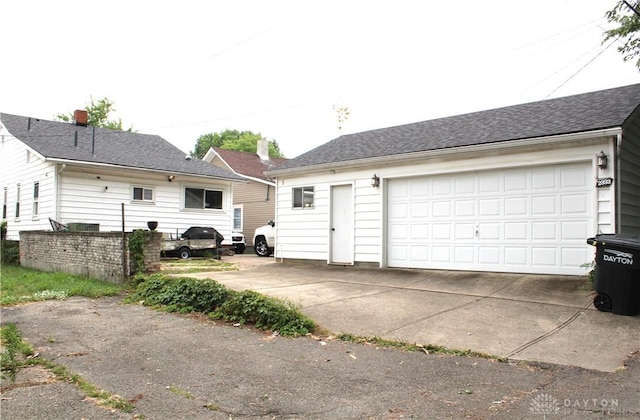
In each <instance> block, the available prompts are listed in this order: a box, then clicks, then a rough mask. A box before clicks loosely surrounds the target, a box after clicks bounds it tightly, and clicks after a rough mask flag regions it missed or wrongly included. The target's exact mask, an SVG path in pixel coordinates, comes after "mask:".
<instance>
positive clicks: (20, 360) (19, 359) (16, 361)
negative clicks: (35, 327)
mask: <svg viewBox="0 0 640 420" xmlns="http://www.w3.org/2000/svg"><path fill="white" fill-rule="evenodd" d="M0 336H1V337H2V338H1V339H2V354H1V356H0V360H1V361H2V379H9V380H10V381H11V382H15V380H16V375H17V373H18V370H19V369H20V367H22V366H23V365H24V363H25V358H26V357H28V356H31V355H32V354H33V351H32V350H31V347H30V346H29V345H27V344H26V343H24V341H22V335H21V334H20V331H18V328H17V327H16V326H15V325H14V324H7V325H5V326H3V327H1V328H0Z"/></svg>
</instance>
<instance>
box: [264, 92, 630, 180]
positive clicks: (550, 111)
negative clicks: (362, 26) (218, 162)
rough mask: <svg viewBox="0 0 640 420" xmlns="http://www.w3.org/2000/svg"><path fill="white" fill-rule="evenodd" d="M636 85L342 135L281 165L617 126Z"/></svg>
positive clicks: (627, 110) (289, 166)
mask: <svg viewBox="0 0 640 420" xmlns="http://www.w3.org/2000/svg"><path fill="white" fill-rule="evenodd" d="M639 105H640V84H636V85H630V86H624V87H619V88H613V89H608V90H602V91H597V92H591V93H584V94H580V95H575V96H567V97H563V98H556V99H549V100H545V101H539V102H532V103H527V104H522V105H515V106H508V107H505V108H497V109H492V110H488V111H481V112H474V113H470V114H463V115H457V116H453V117H446V118H439V119H435V120H430V121H423V122H417V123H413V124H406V125H400V126H396V127H389V128H382V129H377V130H372V131H365V132H361V133H355V134H347V135H344V136H340V137H338V138H336V139H335V140H332V141H330V142H328V143H325V144H324V145H322V146H319V147H317V148H315V149H313V150H311V151H309V152H307V153H304V154H302V155H300V156H298V157H296V158H294V159H291V160H289V161H287V162H285V163H284V164H283V165H280V166H278V168H277V170H276V172H278V171H280V170H284V169H292V168H302V167H307V166H315V165H322V164H331V163H339V162H349V161H354V160H359V159H367V158H376V157H382V156H392V155H400V154H405V153H415V152H426V151H433V150H438V149H447V148H455V147H460V146H471V145H479V144H487V143H497V142H507V141H511V140H520V139H528V138H536V137H545V136H552V135H560V134H570V133H578V132H585V131H591V130H598V129H606V128H613V127H620V126H622V125H623V123H624V122H625V120H626V119H627V118H628V117H629V116H630V115H631V114H632V113H633V111H634V110H635V109H636V108H638V106H639Z"/></svg>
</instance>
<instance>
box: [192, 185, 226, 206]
mask: <svg viewBox="0 0 640 420" xmlns="http://www.w3.org/2000/svg"><path fill="white" fill-rule="evenodd" d="M184 208H185V209H204V210H222V191H220V190H207V189H205V188H188V187H185V189H184Z"/></svg>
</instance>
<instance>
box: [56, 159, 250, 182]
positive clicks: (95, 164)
mask: <svg viewBox="0 0 640 420" xmlns="http://www.w3.org/2000/svg"><path fill="white" fill-rule="evenodd" d="M45 160H46V161H47V162H51V163H61V164H66V165H77V166H86V167H98V168H114V169H125V170H131V171H142V172H148V173H160V174H166V173H175V174H181V175H188V176H192V177H196V178H207V179H216V180H220V181H228V182H238V183H243V184H246V183H247V182H248V181H246V180H245V179H242V178H241V177H237V178H232V177H222V176H215V175H203V174H194V173H192V172H184V171H176V170H171V169H151V168H138V167H132V166H121V165H114V164H110V163H100V162H88V161H81V160H73V159H63V158H46V159H45Z"/></svg>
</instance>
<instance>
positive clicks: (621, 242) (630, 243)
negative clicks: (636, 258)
mask: <svg viewBox="0 0 640 420" xmlns="http://www.w3.org/2000/svg"><path fill="white" fill-rule="evenodd" d="M587 243H588V244H589V245H593V246H598V245H613V246H619V247H624V248H632V249H634V250H640V235H625V234H621V233H601V234H599V235H596V236H595V237H594V238H589V239H587Z"/></svg>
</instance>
